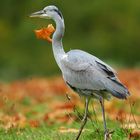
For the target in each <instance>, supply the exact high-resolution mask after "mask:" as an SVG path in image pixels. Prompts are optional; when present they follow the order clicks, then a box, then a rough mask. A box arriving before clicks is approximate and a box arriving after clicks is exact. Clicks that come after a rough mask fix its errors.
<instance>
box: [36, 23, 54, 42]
mask: <svg viewBox="0 0 140 140" xmlns="http://www.w3.org/2000/svg"><path fill="white" fill-rule="evenodd" d="M54 31H55V28H54V27H53V25H52V24H49V25H48V27H46V28H42V29H40V30H35V34H36V37H37V38H39V39H44V40H47V41H48V42H50V43H51V42H52V39H51V38H50V36H51V35H52V33H53V32H54Z"/></svg>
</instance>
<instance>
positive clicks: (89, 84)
mask: <svg viewBox="0 0 140 140" xmlns="http://www.w3.org/2000/svg"><path fill="white" fill-rule="evenodd" d="M61 63H62V66H63V69H62V73H63V77H64V79H65V81H66V82H67V83H69V84H70V85H71V86H72V87H75V88H78V89H82V90H86V91H87V90H93V91H94V90H96V91H101V90H106V91H108V92H110V93H112V95H113V96H115V97H117V98H120V99H125V98H126V97H127V96H129V91H128V90H127V88H126V87H125V86H124V85H123V84H122V83H121V82H120V81H119V80H118V78H117V76H116V72H115V71H114V70H113V69H112V68H111V67H110V66H109V65H107V64H105V63H104V62H103V61H101V60H100V59H98V58H97V57H95V56H93V55H91V54H89V53H86V52H84V51H81V50H72V51H70V52H68V53H67V54H66V56H65V57H64V58H62V60H61Z"/></svg>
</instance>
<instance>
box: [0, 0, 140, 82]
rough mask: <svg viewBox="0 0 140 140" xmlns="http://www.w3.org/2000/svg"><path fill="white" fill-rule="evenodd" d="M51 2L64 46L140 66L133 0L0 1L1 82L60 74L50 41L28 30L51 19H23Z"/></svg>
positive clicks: (139, 17)
mask: <svg viewBox="0 0 140 140" xmlns="http://www.w3.org/2000/svg"><path fill="white" fill-rule="evenodd" d="M52 4H55V5H56V6H58V7H59V9H60V10H61V11H62V13H63V16H64V19H65V25H66V32H65V36H64V39H63V43H64V48H65V50H66V51H69V50H70V49H82V50H85V51H88V52H89V53H91V54H94V55H95V56H97V57H99V58H101V59H103V60H104V61H105V62H108V63H109V64H111V65H112V66H114V67H116V68H123V67H127V68H130V67H131V68H137V67H139V66H140V55H139V52H140V1H139V0H129V1H128V0H117V1H112V0H105V1H103V0H92V1H91V0H86V1H85V0H77V1H75V0H71V1H64V0H59V1H58V0H42V1H40V0H24V1H19V0H1V5H0V9H1V12H0V80H1V81H12V80H17V79H22V78H30V77H44V76H45V77H46V76H50V75H58V74H59V73H60V71H59V69H58V66H57V65H56V62H55V60H54V57H53V53H52V47H51V44H49V43H48V42H46V41H42V40H38V39H36V37H35V35H34V32H33V30H35V29H39V28H42V27H44V26H47V25H48V24H49V23H53V21H51V20H45V19H38V18H37V19H31V18H29V15H30V14H31V13H32V12H35V11H38V10H40V9H42V8H44V7H45V6H47V5H52ZM53 25H54V23H53Z"/></svg>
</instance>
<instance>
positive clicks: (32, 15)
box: [30, 10, 46, 17]
mask: <svg viewBox="0 0 140 140" xmlns="http://www.w3.org/2000/svg"><path fill="white" fill-rule="evenodd" d="M44 15H46V14H45V13H44V11H43V10H41V11H38V12H35V13H32V14H31V15H30V17H43V16H44Z"/></svg>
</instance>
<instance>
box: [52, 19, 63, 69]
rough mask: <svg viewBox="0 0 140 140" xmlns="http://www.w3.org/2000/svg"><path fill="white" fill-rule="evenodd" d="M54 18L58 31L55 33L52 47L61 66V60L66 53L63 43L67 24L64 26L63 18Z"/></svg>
mask: <svg viewBox="0 0 140 140" xmlns="http://www.w3.org/2000/svg"><path fill="white" fill-rule="evenodd" d="M54 20H55V22H56V31H55V33H54V34H53V38H52V47H53V53H54V57H55V60H56V62H57V64H58V66H59V67H60V68H61V64H60V60H61V58H62V57H63V56H64V55H65V52H64V49H63V44H62V38H63V35H64V30H65V26H64V21H63V20H61V19H60V18H56V19H54Z"/></svg>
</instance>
